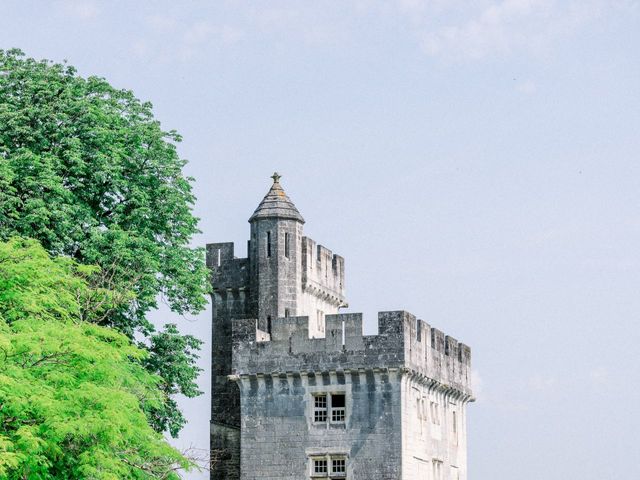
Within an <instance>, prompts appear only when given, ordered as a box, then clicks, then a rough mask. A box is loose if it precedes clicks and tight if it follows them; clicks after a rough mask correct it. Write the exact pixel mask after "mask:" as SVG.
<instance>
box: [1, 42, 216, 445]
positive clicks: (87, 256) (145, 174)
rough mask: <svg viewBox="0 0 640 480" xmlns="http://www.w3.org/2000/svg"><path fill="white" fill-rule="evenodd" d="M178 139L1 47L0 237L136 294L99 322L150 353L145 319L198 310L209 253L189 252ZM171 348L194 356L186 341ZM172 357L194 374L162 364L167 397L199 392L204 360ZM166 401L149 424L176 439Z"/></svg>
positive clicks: (189, 200)
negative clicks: (32, 243)
mask: <svg viewBox="0 0 640 480" xmlns="http://www.w3.org/2000/svg"><path fill="white" fill-rule="evenodd" d="M179 141H180V136H179V135H178V134H177V133H176V132H174V131H170V132H165V131H163V130H162V129H161V127H160V124H159V122H158V121H156V120H155V119H154V117H153V113H152V106H151V104H150V103H145V102H141V101H139V100H138V99H137V98H136V97H135V96H134V95H133V93H132V92H130V91H128V90H119V89H116V88H113V87H112V86H111V85H109V84H108V83H107V82H106V81H105V80H104V79H102V78H97V77H89V78H87V79H85V78H82V77H80V76H78V75H77V73H76V71H75V69H74V68H73V67H71V66H68V65H60V64H54V63H51V62H48V61H36V60H33V59H29V58H25V57H24V55H23V54H22V53H21V52H20V51H18V50H9V51H2V50H0V240H2V239H4V240H6V239H8V238H10V237H12V236H15V235H19V236H22V237H30V238H35V239H37V240H38V241H39V242H40V243H41V244H42V246H43V247H44V248H45V249H46V250H47V251H48V252H50V253H51V254H54V255H65V256H68V257H70V258H72V259H74V260H75V261H77V262H79V263H82V264H86V265H98V266H99V267H100V270H99V273H98V274H95V273H93V274H92V273H87V275H88V280H89V281H90V283H91V285H92V286H94V287H97V288H102V289H104V290H106V291H111V292H115V294H116V295H129V293H130V292H132V293H133V295H129V298H130V300H131V301H129V302H120V303H118V304H117V308H109V306H108V305H106V304H99V306H98V307H96V308H99V309H101V311H100V312H99V313H100V314H98V315H93V316H92V318H93V321H95V322H97V323H99V324H100V325H107V326H112V327H115V328H117V329H118V330H119V331H121V332H123V333H124V334H126V335H127V336H129V337H130V338H134V335H136V334H138V335H142V337H146V340H145V341H144V342H143V344H144V345H146V346H149V345H151V346H153V345H156V344H158V342H160V343H162V342H163V340H161V339H159V340H158V341H157V342H156V341H155V340H154V328H153V325H152V324H151V323H150V322H149V321H148V320H147V317H146V315H147V313H148V312H149V311H150V310H151V309H153V308H155V307H156V302H157V298H158V297H159V296H163V297H164V298H166V300H167V303H168V304H169V306H170V307H171V309H172V310H173V311H174V312H177V313H178V314H184V313H187V312H192V313H195V312H198V311H200V310H201V309H202V308H203V307H204V305H205V302H206V297H205V293H206V292H207V291H208V288H209V285H208V276H207V270H206V267H205V264H204V252H203V251H202V249H193V248H190V247H189V242H190V240H191V238H192V236H193V235H194V234H195V233H196V232H197V231H198V230H197V219H196V218H195V217H194V216H193V214H192V206H193V203H194V196H193V194H192V191H191V183H192V179H191V178H186V177H184V176H183V174H182V168H183V167H184V165H185V163H186V162H185V161H184V160H182V159H180V157H179V156H178V154H177V151H176V146H175V145H176V143H177V142H179ZM92 305H95V303H92ZM93 313H96V312H93ZM171 332H173V333H171ZM171 332H170V331H169V330H168V331H167V332H166V333H167V335H170V336H176V335H179V334H178V333H177V332H176V331H175V329H172V330H171ZM138 338H140V337H138ZM161 338H165V337H161ZM165 343H166V342H165ZM170 345H173V346H175V347H176V348H186V349H187V350H188V349H196V348H197V345H196V343H195V342H193V341H192V340H190V339H188V338H185V340H184V341H183V342H170ZM162 350H163V352H162V353H161V354H160V353H158V355H162V356H163V358H168V357H169V356H170V355H169V354H168V353H167V352H165V351H164V347H163V348H162ZM153 354H154V355H156V352H154V353H153ZM172 354H174V355H176V356H178V357H181V358H182V360H183V361H181V362H176V363H175V364H176V365H177V366H179V368H180V369H182V370H185V369H186V370H190V372H191V373H189V374H187V375H186V378H190V379H191V380H190V381H191V382H192V384H191V385H189V384H187V383H184V382H183V383H180V382H179V380H181V379H184V378H185V376H181V373H180V374H179V372H170V371H167V369H166V368H162V369H160V366H159V365H160V364H159V362H149V363H148V366H149V368H155V369H156V370H155V372H157V373H161V374H163V375H166V377H165V379H166V382H165V383H167V382H172V381H173V380H175V381H176V382H177V383H172V384H171V385H169V386H168V388H167V389H166V390H167V391H177V392H181V393H184V394H186V395H191V394H192V395H195V394H196V393H197V389H195V384H193V380H194V379H195V378H196V375H197V368H196V367H195V359H196V358H197V357H196V356H195V355H194V354H193V352H192V351H186V352H185V351H181V350H175V351H173V352H172ZM170 379H173V380H170ZM169 400H170V399H169V397H167V401H168V402H169V403H167V405H165V407H164V408H162V411H163V412H164V414H165V415H168V417H166V418H158V421H157V422H154V424H155V425H156V426H158V428H161V427H169V426H171V428H170V430H171V432H172V433H173V434H175V433H177V431H178V430H179V428H180V426H181V425H182V424H183V423H184V419H183V418H182V417H181V415H180V412H179V411H178V410H177V408H176V407H175V402H170V401H169ZM158 415H160V413H159V412H158Z"/></svg>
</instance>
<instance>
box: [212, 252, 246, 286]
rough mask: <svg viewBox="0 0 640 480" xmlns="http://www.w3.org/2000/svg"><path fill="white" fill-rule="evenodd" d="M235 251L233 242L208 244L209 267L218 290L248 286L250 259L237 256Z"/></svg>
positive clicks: (213, 282)
mask: <svg viewBox="0 0 640 480" xmlns="http://www.w3.org/2000/svg"><path fill="white" fill-rule="evenodd" d="M233 252H234V244H233V242H223V243H208V244H207V257H206V261H207V267H209V268H210V269H211V284H212V285H213V288H214V289H216V290H223V289H227V288H243V287H244V288H246V287H247V286H248V284H249V259H248V258H236V257H234V254H233Z"/></svg>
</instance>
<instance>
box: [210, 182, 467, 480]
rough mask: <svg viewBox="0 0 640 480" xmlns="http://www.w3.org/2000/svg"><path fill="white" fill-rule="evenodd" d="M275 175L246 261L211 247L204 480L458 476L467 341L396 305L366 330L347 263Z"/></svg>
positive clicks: (463, 459)
mask: <svg viewBox="0 0 640 480" xmlns="http://www.w3.org/2000/svg"><path fill="white" fill-rule="evenodd" d="M272 178H273V185H272V186H271V189H270V190H269V192H268V193H267V195H266V196H265V197H264V199H263V200H262V202H261V203H260V204H259V205H258V208H257V209H256V210H255V212H254V213H253V215H251V217H250V218H249V223H250V225H251V232H250V239H249V242H248V247H247V252H248V258H236V257H235V256H234V245H233V243H213V244H208V245H207V265H208V266H209V268H210V269H211V274H212V284H213V302H212V303H213V333H212V336H213V347H212V380H211V382H212V402H211V451H212V457H213V460H214V461H213V465H212V471H211V478H212V479H214V480H221V479H242V480H258V479H260V480H262V479H282V480H284V479H290V480H302V479H317V480H319V479H334V480H340V479H362V480H364V479H367V480H409V479H411V480H413V479H415V480H423V479H429V480H466V479H467V445H466V444H467V442H466V439H467V434H466V433H467V432H466V405H467V403H468V402H470V401H473V396H472V392H471V373H470V349H469V347H468V346H466V345H464V344H462V343H459V342H458V341H457V340H455V339H454V338H452V337H449V336H447V335H445V334H444V333H443V332H442V331H440V330H437V329H436V328H433V327H431V326H430V325H429V324H427V323H426V322H424V321H423V320H419V319H416V317H415V316H413V315H411V314H410V313H407V312H404V311H397V312H382V313H380V314H378V335H371V336H365V335H363V333H362V315H361V314H359V313H345V314H340V313H338V311H339V309H340V308H344V307H347V302H346V297H345V289H344V259H343V258H342V257H340V256H339V255H335V254H333V253H332V252H331V251H330V250H328V249H327V248H325V247H323V246H322V245H317V244H316V242H314V241H313V240H312V239H310V238H308V237H305V236H304V235H303V230H302V227H303V224H304V219H303V218H302V216H301V215H300V212H298V210H297V208H296V207H295V205H294V204H293V203H292V202H291V200H290V199H289V198H288V197H287V195H286V194H285V192H284V190H283V189H282V186H281V185H280V182H279V178H280V177H279V176H278V175H277V174H274V175H273V177H272Z"/></svg>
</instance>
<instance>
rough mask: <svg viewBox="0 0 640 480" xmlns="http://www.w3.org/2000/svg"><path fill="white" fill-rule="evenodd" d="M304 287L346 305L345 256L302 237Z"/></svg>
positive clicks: (337, 303)
mask: <svg viewBox="0 0 640 480" xmlns="http://www.w3.org/2000/svg"><path fill="white" fill-rule="evenodd" d="M301 257H302V289H303V290H304V291H306V292H308V293H312V294H315V295H318V296H324V297H326V298H327V299H330V300H331V301H332V302H333V303H335V304H336V306H338V307H346V306H347V303H346V298H345V295H344V258H343V257H341V256H340V255H336V254H334V253H333V252H331V250H329V249H328V248H326V247H324V246H323V245H317V244H316V242H315V241H314V240H312V239H311V238H309V237H302V255H301Z"/></svg>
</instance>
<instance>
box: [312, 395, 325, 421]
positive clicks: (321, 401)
mask: <svg viewBox="0 0 640 480" xmlns="http://www.w3.org/2000/svg"><path fill="white" fill-rule="evenodd" d="M313 402H314V404H313V421H314V422H326V421H327V396H326V395H316V396H315V397H313Z"/></svg>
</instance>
